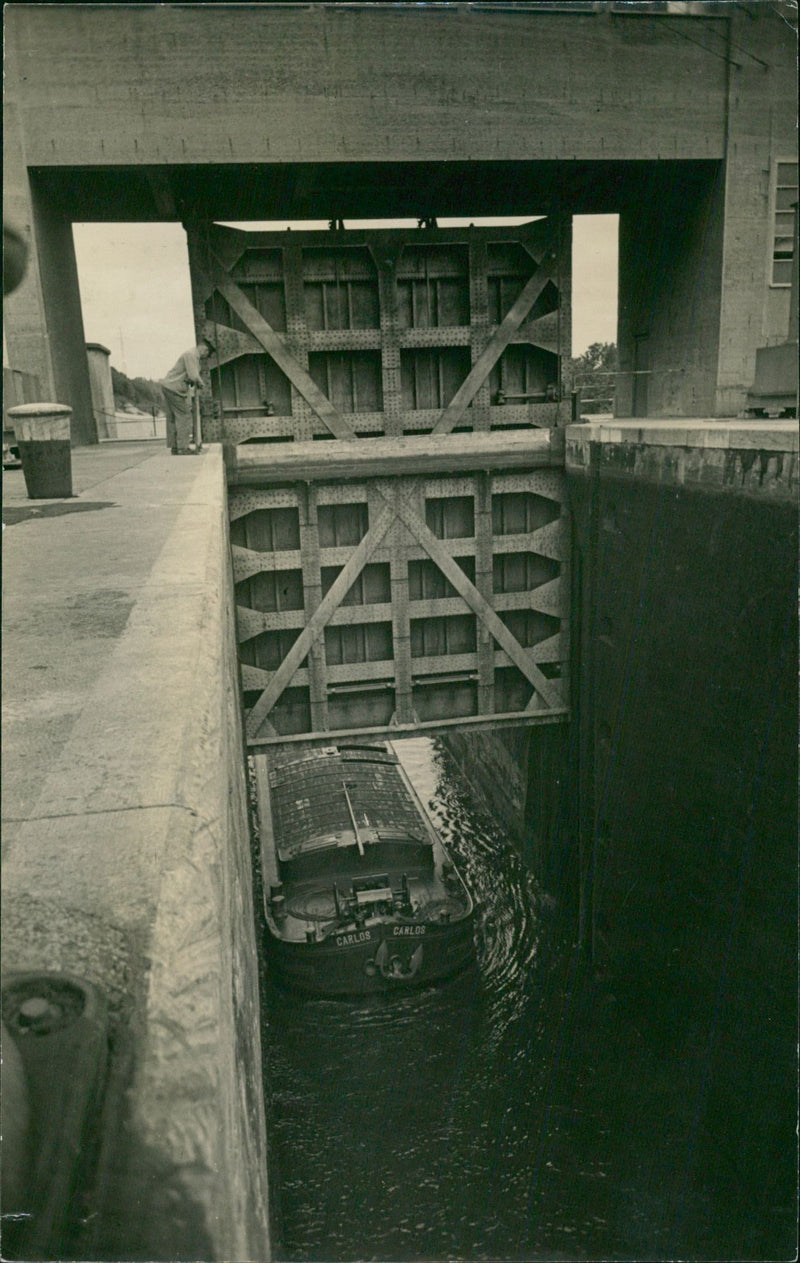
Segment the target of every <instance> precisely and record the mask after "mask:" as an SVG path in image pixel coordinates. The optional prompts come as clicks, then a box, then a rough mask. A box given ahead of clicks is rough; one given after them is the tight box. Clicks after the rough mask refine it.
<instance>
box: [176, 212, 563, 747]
mask: <svg viewBox="0 0 800 1263" xmlns="http://www.w3.org/2000/svg"><path fill="white" fill-rule="evenodd" d="M569 254H570V240H569V231H568V225H565V224H563V223H561V222H552V221H550V220H540V221H536V222H535V223H533V224H531V225H526V226H524V227H523V228H522V229H516V228H515V229H507V228H499V229H474V228H472V229H467V230H438V229H420V230H418V231H417V232H407V231H400V230H387V231H382V232H358V231H354V232H346V231H333V232H328V233H295V232H292V233H280V234H274V233H243V232H240V231H238V230H233V229H225V228H220V227H219V226H216V225H205V226H195V227H194V228H193V229H192V230H191V232H190V258H191V262H192V270H193V287H194V295H195V306H196V318H197V323H198V328H199V329H200V330H203V329H207V328H208V327H209V325H213V327H214V334H215V341H216V345H217V348H218V354H217V356H216V357H215V359H214V360H213V361H212V363H211V378H212V386H213V392H214V398H215V403H216V405H217V415H216V417H215V418H211V417H209V418H208V420H207V422H206V426H205V433H206V435H207V436H208V437H209V438H210V439H212V440H213V439H217V440H220V441H222V442H223V443H224V444H225V445H226V451H227V456H228V464H229V480H230V483H231V487H230V496H229V498H230V516H231V541H232V547H233V555H234V571H235V582H236V600H237V614H238V628H239V642H240V661H241V670H242V685H243V690H244V699H245V708H246V712H247V732H248V740H249V742H250V744H251V745H260V744H265V743H275V742H278V743H283V742H286V741H287V740H303V741H308V740H314V739H317V740H328V741H329V740H330V739H331V738H332V737H333V736H334V735H345V734H350V735H353V734H360V735H366V736H371V735H374V736H378V735H397V733H398V732H400V731H402V732H407V731H419V730H425V729H441V728H443V727H446V726H448V725H450V724H458V725H459V726H464V725H465V724H480V723H494V724H497V723H541V722H552V721H555V720H560V719H563V718H564V717H565V716H566V713H567V704H566V699H567V680H566V669H567V662H568V626H567V601H568V592H567V588H568V582H567V538H568V531H567V521H566V508H565V504H564V478H563V472H562V470H561V468H559V465H560V461H561V457H560V448H559V431H558V430H555V429H554V427H556V426H557V425H558V422H559V420H560V419H563V420H566V415H565V414H566V410H567V405H566V403H565V402H563V401H562V397H563V395H564V393H565V390H566V385H567V383H566V382H565V381H564V377H563V370H562V359H563V357H562V354H561V350H562V348H565V353H566V349H568V348H569V343H570V328H569V325H570V322H569ZM507 431H508V432H515V433H514V434H513V435H512V434H511V433H509V434H508V437H507V438H506V437H505V436H504V433H500V432H507ZM425 436H428V437H427V438H426V437H425ZM526 436H527V437H526ZM537 436H538V437H537ZM326 439H327V440H329V441H328V442H327V443H324V444H321V442H320V441H321V440H326ZM245 484H246V485H245Z"/></svg>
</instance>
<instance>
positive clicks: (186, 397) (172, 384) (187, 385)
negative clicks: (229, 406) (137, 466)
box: [159, 337, 216, 456]
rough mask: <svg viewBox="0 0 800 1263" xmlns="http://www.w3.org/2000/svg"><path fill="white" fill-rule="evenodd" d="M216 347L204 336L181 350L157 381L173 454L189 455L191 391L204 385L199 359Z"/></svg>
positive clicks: (191, 429) (191, 430) (169, 444)
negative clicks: (173, 362) (175, 359)
mask: <svg viewBox="0 0 800 1263" xmlns="http://www.w3.org/2000/svg"><path fill="white" fill-rule="evenodd" d="M215 349H216V348H215V346H214V343H213V342H212V341H211V339H210V338H208V337H203V338H202V339H201V341H200V344H199V345H198V346H195V347H192V349H191V350H190V351H184V353H183V355H182V356H181V357H180V359H179V360H178V362H177V364H176V365H175V366H174V368H171V369H170V370H169V372H168V373H167V375H166V377H163V378H162V379H161V381H160V382H159V385H160V386H161V389H162V391H163V393H164V404H165V408H166V413H167V447H168V448H169V449H170V451H171V452H172V455H173V456H189V455H191V449H190V448H189V444H190V442H191V441H192V432H193V424H192V392H193V391H195V390H199V389H200V388H201V386H202V384H203V381H202V378H201V376H200V361H201V360H204V359H206V358H207V357H208V356H209V355H210V354H211V352H212V351H214V350H215Z"/></svg>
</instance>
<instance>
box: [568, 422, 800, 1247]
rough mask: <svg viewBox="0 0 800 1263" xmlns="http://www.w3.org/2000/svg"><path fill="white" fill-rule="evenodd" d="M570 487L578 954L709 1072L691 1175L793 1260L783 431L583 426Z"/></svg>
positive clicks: (790, 591)
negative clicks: (733, 1193) (746, 1197)
mask: <svg viewBox="0 0 800 1263" xmlns="http://www.w3.org/2000/svg"><path fill="white" fill-rule="evenodd" d="M567 471H568V484H569V487H570V497H571V503H572V507H573V522H574V536H573V545H574V556H573V568H574V574H575V581H576V586H575V594H574V599H575V602H576V607H577V608H578V609H579V611H580V615H579V617H580V619H581V620H582V626H581V625H580V624H576V627H575V641H574V643H575V650H576V656H577V662H576V668H575V670H576V685H577V693H578V701H577V707H576V711H575V714H574V716H573V728H574V732H573V738H574V740H573V744H574V745H576V746H577V751H576V753H577V759H576V763H577V767H576V773H577V779H576V780H575V781H574V782H573V785H574V786H575V788H576V790H577V793H578V795H579V797H580V818H579V820H578V833H579V838H580V864H581V881H582V895H583V916H584V929H585V933H586V936H587V940H588V941H589V943H590V944H591V947H592V950H593V954H594V960H595V964H596V967H597V968H598V969H600V970H606V971H609V972H610V973H611V975H612V976H615V975H617V974H619V975H621V976H623V977H624V978H625V979H626V984H625V985H626V988H627V990H628V991H629V993H630V994H632V995H633V996H634V997H637V996H638V997H639V998H640V999H639V1003H640V1009H639V1010H638V1012H639V1014H640V1018H637V1020H647V1021H649V1022H650V1023H652V1024H655V1026H656V1028H658V1029H661V1030H662V1037H663V1047H664V1048H665V1050H670V1052H669V1055H670V1056H672V1057H673V1058H675V1059H677V1060H680V1061H682V1062H687V1061H691V1060H692V1059H696V1060H697V1062H698V1064H700V1063H701V1062H702V1060H703V1058H706V1059H707V1060H706V1061H705V1063H704V1064H705V1072H704V1081H705V1082H706V1084H707V1091H706V1094H705V1096H704V1097H703V1098H702V1099H701V1100H699V1101H698V1104H697V1109H698V1111H699V1112H698V1120H699V1121H698V1155H700V1154H701V1153H702V1154H703V1155H705V1157H704V1158H701V1157H700V1156H698V1162H699V1163H700V1166H702V1161H704V1160H709V1161H711V1160H712V1155H713V1161H714V1162H715V1164H716V1166H717V1167H718V1168H719V1169H721V1170H724V1171H727V1172H728V1176H727V1178H730V1179H737V1178H741V1179H742V1181H745V1180H746V1182H747V1185H748V1187H749V1189H750V1198H751V1201H750V1202H749V1203H748V1204H747V1205H746V1206H743V1209H742V1214H743V1224H744V1225H745V1230H746V1232H747V1233H752V1232H753V1230H754V1227H755V1229H756V1231H761V1232H763V1234H764V1243H767V1242H770V1243H771V1244H770V1245H767V1244H763V1248H765V1249H769V1248H776V1247H775V1242H776V1241H777V1240H780V1239H782V1237H785V1239H786V1242H787V1248H790V1246H791V1239H792V1234H793V1233H794V1231H795V1230H796V1221H795V1220H794V1217H793V1215H792V1210H791V1208H792V1205H793V1202H794V1189H795V1183H794V1180H795V1170H794V1155H795V1154H796V1144H795V1135H794V1125H795V1114H796V1086H797V1078H796V1072H797V1062H796V1050H795V1030H796V1000H797V950H796V945H797V913H798V907H797V746H796V716H797V678H798V677H797V613H796V610H797V602H796V573H797V544H798V541H797V509H796V497H797V479H798V455H797V433H796V427H795V423H794V422H784V423H782V424H778V425H777V426H776V425H775V424H769V423H762V425H761V427H751V428H749V429H748V427H747V426H746V424H745V423H743V422H738V423H736V422H734V423H731V424H729V425H722V424H721V423H718V424H716V425H714V424H711V425H709V426H698V425H697V424H695V425H694V427H693V426H692V425H691V424H688V423H687V424H686V425H684V426H683V427H682V428H675V427H673V428H670V427H667V426H663V427H657V426H655V425H654V423H650V425H649V426H648V427H647V428H646V429H642V430H639V429H637V427H635V426H634V425H629V426H627V427H626V426H618V427H614V426H610V427H602V426H600V425H583V426H577V427H573V428H572V429H571V430H570V431H568V439H567ZM549 790H550V793H551V796H553V797H557V794H556V790H557V787H556V786H555V785H553V784H551V785H550V787H549ZM548 841H549V839H547V840H546V841H545V848H546V847H547V842H548ZM557 858H558V857H556V856H553V855H551V856H550V867H551V870H553V868H557ZM576 858H577V857H576ZM645 1015H647V1016H645ZM751 1244H752V1246H753V1253H752V1255H751V1257H760V1254H759V1250H760V1249H761V1248H762V1245H761V1244H759V1242H753V1243H751ZM747 1253H748V1254H749V1250H748V1251H747Z"/></svg>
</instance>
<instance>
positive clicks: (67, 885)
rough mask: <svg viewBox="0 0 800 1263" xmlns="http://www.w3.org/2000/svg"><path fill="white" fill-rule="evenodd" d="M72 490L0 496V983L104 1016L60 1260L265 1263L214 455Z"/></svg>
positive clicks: (222, 513)
mask: <svg viewBox="0 0 800 1263" xmlns="http://www.w3.org/2000/svg"><path fill="white" fill-rule="evenodd" d="M73 485H74V489H75V492H76V494H75V495H74V496H73V497H72V498H71V499H65V500H52V501H46V500H37V501H30V500H28V499H27V496H26V492H25V486H24V480H23V476H22V473H21V471H15V470H14V471H6V472H4V474H3V524H4V529H3V751H4V758H3V796H2V816H3V969H4V973H5V975H6V976H8V975H9V974H14V973H18V972H24V971H30V972H35V973H41V972H44V971H53V970H55V971H62V972H65V973H69V974H72V975H75V976H77V977H79V978H82V979H85V980H86V981H88V982H90V983H92V984H93V985H95V986H96V987H98V988H99V989H100V991H101V992H102V994H103V996H104V997H105V998H106V1000H107V1001H108V1003H109V1006H110V1012H111V1018H112V1047H113V1050H114V1056H113V1057H112V1067H111V1073H110V1077H109V1087H108V1093H107V1095H108V1097H109V1100H110V1104H108V1103H107V1109H108V1110H110V1113H108V1115H107V1118H110V1119H113V1120H114V1121H113V1125H110V1124H108V1123H106V1125H105V1133H106V1134H103V1135H102V1136H101V1153H100V1169H101V1170H102V1172H103V1175H102V1178H101V1180H100V1183H99V1184H98V1185H97V1186H96V1187H95V1192H94V1195H93V1196H94V1197H95V1203H94V1204H93V1205H92V1208H91V1210H92V1213H91V1215H90V1220H91V1226H92V1234H91V1238H90V1239H89V1240H87V1243H86V1245H85V1249H86V1251H87V1252H86V1253H84V1254H81V1255H80V1257H84V1258H104V1257H105V1258H108V1257H115V1258H131V1259H134V1258H147V1259H151V1260H158V1259H175V1258H195V1259H218V1258H226V1259H240V1260H241V1259H265V1258H268V1257H269V1234H268V1215H267V1191H266V1135H265V1127H264V1113H263V1098H262V1079H261V1063H260V1048H259V1000H258V979H257V964H256V952H255V939H254V921H253V903H252V887H251V861H250V846H249V833H248V823H247V803H246V788H245V781H244V758H243V751H242V735H241V734H242V730H241V711H240V704H239V687H238V677H237V667H236V638H235V625H234V617H233V603H232V580H231V571H230V555H229V547H228V539H227V523H226V517H227V510H226V490H225V477H224V470H223V465H222V455H221V450H220V449H219V448H218V447H210V448H207V449H206V450H205V451H204V452H203V453H202V454H201V455H200V456H199V457H181V458H176V457H172V456H170V455H169V454H168V453H167V451H166V449H165V447H164V445H163V444H162V443H158V442H156V443H152V442H142V443H120V444H113V445H112V444H103V445H102V446H98V447H93V448H86V449H77V450H75V451H74V452H73ZM115 1096H116V1099H114V1098H115ZM87 1222H88V1221H87ZM54 1248H56V1249H57V1246H54ZM54 1257H55V1256H54Z"/></svg>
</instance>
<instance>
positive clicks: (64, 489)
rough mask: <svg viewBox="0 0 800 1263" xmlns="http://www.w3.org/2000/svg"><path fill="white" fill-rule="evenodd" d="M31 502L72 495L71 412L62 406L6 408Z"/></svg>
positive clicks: (21, 405) (34, 404)
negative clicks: (12, 427)
mask: <svg viewBox="0 0 800 1263" xmlns="http://www.w3.org/2000/svg"><path fill="white" fill-rule="evenodd" d="M8 415H9V417H10V418H11V422H12V424H13V426H14V436H15V438H16V440H17V447H18V448H19V457H20V460H21V461H22V472H23V474H24V475H25V486H26V487H27V489H28V498H29V499H30V500H59V499H62V498H64V497H65V496H71V495H72V448H71V445H70V419H71V417H72V409H71V408H68V407H67V405H66V404H64V403H23V404H20V405H19V407H17V408H9V410H8Z"/></svg>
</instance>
